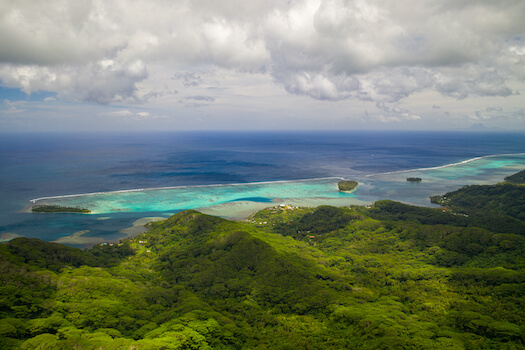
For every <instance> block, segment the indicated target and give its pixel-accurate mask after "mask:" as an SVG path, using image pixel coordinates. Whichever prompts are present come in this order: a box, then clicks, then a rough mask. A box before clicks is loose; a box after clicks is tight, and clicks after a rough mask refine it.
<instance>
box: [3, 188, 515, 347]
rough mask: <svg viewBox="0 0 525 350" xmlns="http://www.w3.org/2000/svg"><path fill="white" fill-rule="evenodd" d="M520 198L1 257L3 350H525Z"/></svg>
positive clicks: (170, 222) (271, 222) (222, 225)
mask: <svg viewBox="0 0 525 350" xmlns="http://www.w3.org/2000/svg"><path fill="white" fill-rule="evenodd" d="M523 191H525V187H523V186H519V185H514V184H511V183H505V184H498V185H493V186H467V187H464V188H462V189H460V190H458V191H455V192H451V193H447V194H446V195H444V196H442V198H443V199H442V200H441V201H439V202H440V203H442V204H444V205H446V207H443V208H425V207H415V206H410V205H406V204H402V203H398V202H393V201H379V202H376V203H375V204H374V205H371V206H366V207H365V206H351V207H344V208H336V207H330V206H320V207H317V208H297V207H292V206H279V207H275V208H268V209H265V210H262V211H259V212H257V213H255V214H253V215H252V216H250V217H249V218H248V219H246V220H244V221H228V220H225V219H222V218H219V217H214V216H209V215H204V214H201V213H199V212H197V211H193V210H191V211H185V212H181V213H178V214H176V215H174V216H172V217H170V218H169V219H167V220H165V221H162V222H156V223H151V224H149V230H148V231H147V232H146V233H143V234H140V235H139V236H137V237H134V238H132V239H126V240H123V241H121V242H120V243H115V244H110V243H108V244H102V245H97V246H94V247H93V248H91V249H89V250H80V249H77V248H71V247H67V246H64V245H60V244H57V243H49V242H45V241H41V240H38V239H29V238H16V239H13V240H12V241H10V242H8V243H5V244H0V268H1V273H0V296H1V297H0V348H1V349H23V350H29V349H93V350H95V349H97V350H98V349H127V350H129V349H141V350H153V349H272V350H273V349H370V350H372V349H525V308H524V307H523V306H524V305H525V214H524V213H525V210H523V206H524V205H525V202H524V198H525V195H524V194H525V192H523Z"/></svg>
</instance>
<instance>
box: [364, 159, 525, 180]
mask: <svg viewBox="0 0 525 350" xmlns="http://www.w3.org/2000/svg"><path fill="white" fill-rule="evenodd" d="M524 155H525V153H509V154H491V155H487V156H481V157H475V158H470V159H466V160H463V161H461V162H457V163H450V164H445V165H439V166H434V167H428V168H416V169H408V170H397V171H388V172H384V173H374V174H368V175H365V176H366V177H369V176H376V175H392V174H402V173H410V172H412V171H425V170H437V169H444V168H449V167H453V166H456V165H463V164H467V163H471V162H475V161H477V160H481V159H486V158H494V157H511V156H524Z"/></svg>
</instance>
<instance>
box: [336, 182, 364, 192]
mask: <svg viewBox="0 0 525 350" xmlns="http://www.w3.org/2000/svg"><path fill="white" fill-rule="evenodd" d="M357 185H359V183H358V182H357V181H352V180H343V181H339V182H338V183H337V187H338V188H339V191H342V192H351V191H353V190H355V188H356V187H357Z"/></svg>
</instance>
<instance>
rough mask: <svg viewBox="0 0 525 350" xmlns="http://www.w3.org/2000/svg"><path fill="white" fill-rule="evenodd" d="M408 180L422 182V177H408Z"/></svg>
mask: <svg viewBox="0 0 525 350" xmlns="http://www.w3.org/2000/svg"><path fill="white" fill-rule="evenodd" d="M407 181H408V182H421V181H422V180H421V178H420V177H407Z"/></svg>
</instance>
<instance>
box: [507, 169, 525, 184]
mask: <svg viewBox="0 0 525 350" xmlns="http://www.w3.org/2000/svg"><path fill="white" fill-rule="evenodd" d="M505 181H507V182H510V183H513V184H516V185H523V184H525V170H522V171H520V172H519V173H516V174H514V175H511V176H507V177H506V178H505Z"/></svg>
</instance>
